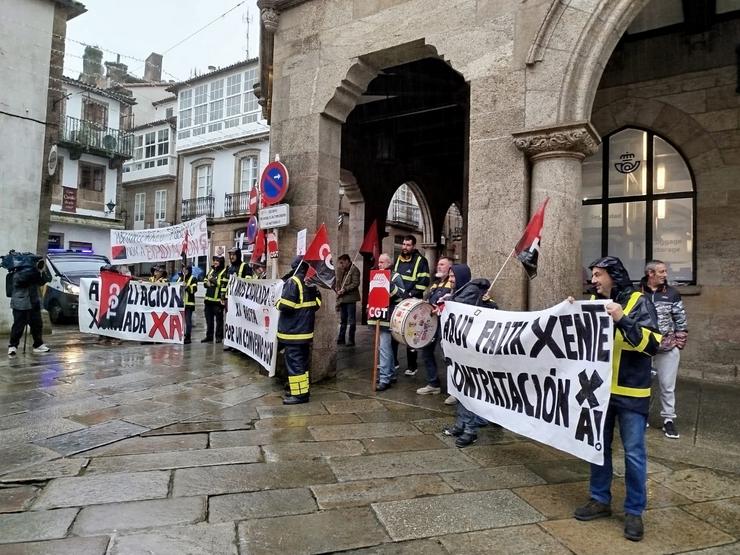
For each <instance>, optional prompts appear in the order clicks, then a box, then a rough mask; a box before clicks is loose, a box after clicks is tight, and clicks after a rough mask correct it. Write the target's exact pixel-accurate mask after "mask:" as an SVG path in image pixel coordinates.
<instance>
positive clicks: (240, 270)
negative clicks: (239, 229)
mask: <svg viewBox="0 0 740 555" xmlns="http://www.w3.org/2000/svg"><path fill="white" fill-rule="evenodd" d="M229 252H231V251H229ZM233 252H234V254H236V262H234V263H233V264H229V267H228V268H227V270H228V275H229V276H231V274H236V275H237V277H240V278H246V277H247V276H251V275H252V268H250V267H249V264H247V263H246V262H244V261H243V260H242V251H241V249H234V251H233Z"/></svg>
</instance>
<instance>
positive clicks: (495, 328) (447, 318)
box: [441, 301, 614, 464]
mask: <svg viewBox="0 0 740 555" xmlns="http://www.w3.org/2000/svg"><path fill="white" fill-rule="evenodd" d="M606 304H607V301H576V302H574V303H572V304H571V303H569V302H567V301H564V302H562V303H560V304H559V305H557V306H554V307H552V308H549V309H547V310H542V311H538V312H508V311H504V310H493V309H488V308H480V307H477V306H471V305H466V304H460V303H456V302H447V303H445V308H444V311H443V313H442V320H441V329H442V350H443V351H444V355H445V364H446V365H447V387H448V390H449V392H450V394H452V395H454V396H455V397H457V399H458V400H459V401H460V402H461V403H462V404H463V405H464V406H465V407H466V408H467V409H469V410H471V411H473V412H474V413H475V414H477V415H479V416H481V417H483V418H485V419H486V420H488V421H490V422H496V423H497V424H500V425H502V426H504V427H505V428H508V429H509V430H511V431H512V432H515V433H518V434H521V435H524V436H526V437H529V438H532V439H535V440H537V441H540V442H542V443H545V444H547V445H551V446H553V447H556V448H557V449H560V450H562V451H566V452H568V453H571V454H572V455H575V456H576V457H578V458H580V459H583V460H585V461H588V462H591V463H595V464H603V452H604V446H603V423H604V417H605V415H606V409H607V407H608V405H609V396H610V385H611V379H612V378H611V376H612V366H611V364H612V347H613V344H614V335H613V334H614V329H613V323H612V319H611V317H610V316H609V315H608V314H607V312H606Z"/></svg>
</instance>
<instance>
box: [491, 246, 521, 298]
mask: <svg viewBox="0 0 740 555" xmlns="http://www.w3.org/2000/svg"><path fill="white" fill-rule="evenodd" d="M514 251H516V247H514V248H513V249H511V252H510V253H509V256H507V257H506V260H504V263H503V264H502V265H501V269H500V270H499V271H498V273H497V274H496V277H495V278H493V281H492V282H491V286H490V287H489V288H488V291H487V292H486V295H487V296H489V297H490V296H491V292H492V291H493V286H494V284H495V283H496V280H497V279H498V277H499V276H500V275H501V272H503V271H504V268H505V267H506V264H507V263H508V262H509V260H511V257H512V256H514Z"/></svg>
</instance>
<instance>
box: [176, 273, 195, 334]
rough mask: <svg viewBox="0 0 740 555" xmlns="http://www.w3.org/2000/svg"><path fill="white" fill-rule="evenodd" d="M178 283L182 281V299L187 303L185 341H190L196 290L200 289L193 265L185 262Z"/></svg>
mask: <svg viewBox="0 0 740 555" xmlns="http://www.w3.org/2000/svg"><path fill="white" fill-rule="evenodd" d="M177 283H182V284H183V286H182V290H183V295H182V300H183V303H184V304H185V339H184V340H183V343H185V344H186V345H187V344H189V343H190V335H191V333H192V331H193V312H195V292H196V291H197V290H198V280H197V279H196V278H195V276H194V275H193V267H192V266H191V265H190V264H183V265H182V271H181V272H180V277H178V278H177Z"/></svg>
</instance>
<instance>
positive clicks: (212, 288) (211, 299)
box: [200, 256, 227, 343]
mask: <svg viewBox="0 0 740 555" xmlns="http://www.w3.org/2000/svg"><path fill="white" fill-rule="evenodd" d="M224 264H225V261H224V257H223V256H214V257H213V263H212V264H211V269H210V270H208V274H206V279H205V281H204V284H205V286H206V296H205V316H206V336H205V338H203V339H202V340H201V341H200V342H201V343H210V342H211V341H213V331H214V330H213V321H214V320H215V321H216V343H221V341H223V338H224V305H223V301H224V299H225V298H226V281H227V279H226V268H225V267H224Z"/></svg>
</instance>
